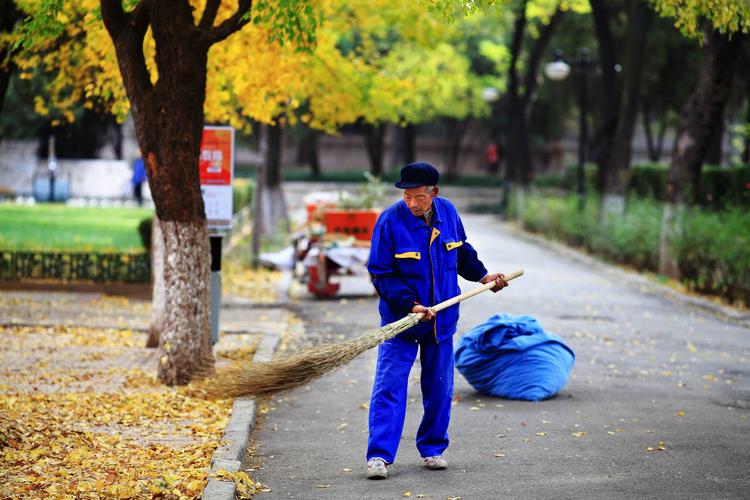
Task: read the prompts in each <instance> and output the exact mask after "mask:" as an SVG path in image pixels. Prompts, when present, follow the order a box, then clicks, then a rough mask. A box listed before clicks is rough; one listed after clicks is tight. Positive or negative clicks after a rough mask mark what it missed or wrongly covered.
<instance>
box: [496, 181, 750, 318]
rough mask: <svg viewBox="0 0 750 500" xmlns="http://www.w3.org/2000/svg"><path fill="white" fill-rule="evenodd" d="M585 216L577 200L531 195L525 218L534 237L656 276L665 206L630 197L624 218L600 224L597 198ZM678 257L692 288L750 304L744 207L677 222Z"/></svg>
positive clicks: (701, 212) (748, 225)
mask: <svg viewBox="0 0 750 500" xmlns="http://www.w3.org/2000/svg"><path fill="white" fill-rule="evenodd" d="M586 201H587V203H586V208H585V210H584V211H583V212H580V211H579V210H578V209H577V199H576V197H575V196H571V195H568V196H550V195H527V196H525V197H524V202H523V209H522V210H520V207H519V206H518V201H517V200H514V201H513V203H511V206H510V211H511V214H514V215H517V214H518V213H519V212H522V213H523V220H522V224H523V226H524V227H525V228H526V229H528V230H530V231H533V232H537V233H542V234H544V235H545V236H548V237H551V238H554V239H559V240H562V241H565V242H567V243H569V244H571V245H574V246H577V247H582V248H584V249H586V250H587V251H590V252H592V253H595V254H597V255H600V256H602V257H604V258H606V259H608V260H610V261H613V262H617V263H619V264H625V265H630V266H633V267H636V268H638V269H642V270H647V271H654V272H655V271H656V270H657V269H658V257H659V235H660V232H661V221H662V211H663V204H661V203H659V202H657V201H654V200H649V199H639V198H636V197H631V198H630V199H629V200H628V204H627V210H626V213H625V214H624V215H622V216H609V217H607V218H605V219H604V220H602V218H601V217H600V214H599V211H598V206H599V200H598V199H597V198H596V197H595V196H589V197H588V198H587V200H586ZM675 220H676V222H675V224H676V225H675V227H674V229H673V232H672V234H673V235H674V239H673V249H674V256H675V257H676V259H677V262H678V265H679V268H680V271H681V274H682V276H683V281H684V282H685V284H687V285H688V286H689V287H690V288H692V289H695V290H698V291H701V292H704V293H711V294H716V295H721V296H723V297H725V298H727V299H728V300H730V301H736V300H742V301H744V302H745V303H746V304H750V213H748V212H747V210H744V209H741V208H730V209H728V210H725V211H721V212H717V211H713V210H707V209H704V208H700V207H693V208H690V209H688V210H686V211H684V212H683V213H682V214H680V216H678V217H676V218H675Z"/></svg>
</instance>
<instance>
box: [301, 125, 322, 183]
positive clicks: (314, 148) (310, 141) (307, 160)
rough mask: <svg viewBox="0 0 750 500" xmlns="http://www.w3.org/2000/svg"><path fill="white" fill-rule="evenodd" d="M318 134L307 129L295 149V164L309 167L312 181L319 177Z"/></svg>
mask: <svg viewBox="0 0 750 500" xmlns="http://www.w3.org/2000/svg"><path fill="white" fill-rule="evenodd" d="M319 138H320V132H318V131H316V130H312V129H307V130H305V131H304V132H303V133H302V137H301V139H300V141H299V146H298V148H297V162H298V163H300V164H307V165H308V166H309V167H310V175H311V176H312V178H313V179H318V178H319V177H320V154H319V151H318V139H319Z"/></svg>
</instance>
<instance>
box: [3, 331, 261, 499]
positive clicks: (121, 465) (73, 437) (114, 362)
mask: <svg viewBox="0 0 750 500" xmlns="http://www.w3.org/2000/svg"><path fill="white" fill-rule="evenodd" d="M2 335H3V339H4V343H3V347H2V351H3V352H2V353H0V354H2V356H3V359H5V360H8V361H10V360H12V362H10V364H6V365H5V366H4V367H3V369H2V371H0V497H2V498H50V497H54V498H153V497H158V498H198V497H199V496H200V494H201V492H202V490H203V488H204V487H205V485H206V482H207V480H208V469H209V466H210V459H211V456H212V454H213V452H214V450H215V449H216V447H217V446H218V445H219V444H220V442H221V433H222V431H223V429H224V427H225V425H226V422H227V420H228V418H229V414H230V411H231V401H219V402H213V401H205V400H202V399H196V398H194V397H191V396H189V395H188V394H189V391H188V390H185V389H175V388H168V387H164V386H162V385H160V384H158V383H156V382H155V376H154V373H153V368H154V367H153V363H145V364H146V365H147V366H148V370H146V369H144V368H143V367H130V366H119V365H118V363H120V364H121V363H122V360H123V359H130V360H131V361H130V363H132V362H133V360H134V359H137V358H138V357H143V356H147V354H146V353H147V352H148V350H147V349H144V348H142V347H138V346H141V345H143V343H144V341H145V335H144V334H134V333H133V332H132V331H131V330H102V329H92V328H77V327H48V328H43V327H17V328H8V329H5V330H3V331H2ZM72 353H84V354H85V353H88V355H87V356H82V355H79V356H78V357H76V356H72V355H71V354H72ZM94 353H98V354H99V355H97V356H92V354H94ZM118 360H120V361H118ZM144 361H148V360H147V359H146V360H144ZM102 363H105V364H108V366H107V367H102ZM63 365H65V366H63ZM82 365H83V366H82ZM84 366H85V367H84ZM18 423H23V426H21V425H20V424H18ZM242 479H243V480H244V481H245V483H246V484H254V483H252V481H250V479H249V478H246V479H245V478H242Z"/></svg>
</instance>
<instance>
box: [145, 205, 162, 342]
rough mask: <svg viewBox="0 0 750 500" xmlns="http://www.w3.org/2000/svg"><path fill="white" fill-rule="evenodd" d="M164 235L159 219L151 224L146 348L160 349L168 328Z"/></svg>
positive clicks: (155, 219)
mask: <svg viewBox="0 0 750 500" xmlns="http://www.w3.org/2000/svg"><path fill="white" fill-rule="evenodd" d="M165 257H166V255H165V252H164V235H162V232H161V224H160V223H159V218H158V217H157V216H156V215H154V219H153V221H152V222H151V282H152V290H151V324H150V325H149V327H148V339H147V340H146V347H159V338H160V337H161V332H163V331H164V329H165V328H166V323H167V318H166V316H165V311H166V303H165V299H166V293H165V289H164V258H165Z"/></svg>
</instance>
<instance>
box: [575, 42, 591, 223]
mask: <svg viewBox="0 0 750 500" xmlns="http://www.w3.org/2000/svg"><path fill="white" fill-rule="evenodd" d="M588 66H589V50H588V49H587V48H585V47H584V48H582V49H581V52H580V55H579V59H578V67H579V69H580V70H581V71H580V80H581V86H580V93H579V96H578V99H579V102H578V106H579V108H580V111H581V116H580V123H579V134H578V172H577V177H578V179H577V184H578V186H577V187H578V209H579V210H583V208H584V206H585V203H586V172H585V170H584V167H585V164H586V144H587V142H588V137H587V135H588V134H587V129H586V101H587V95H586V93H587V89H586V83H587V82H586V78H587V76H588V75H587V73H588Z"/></svg>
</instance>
